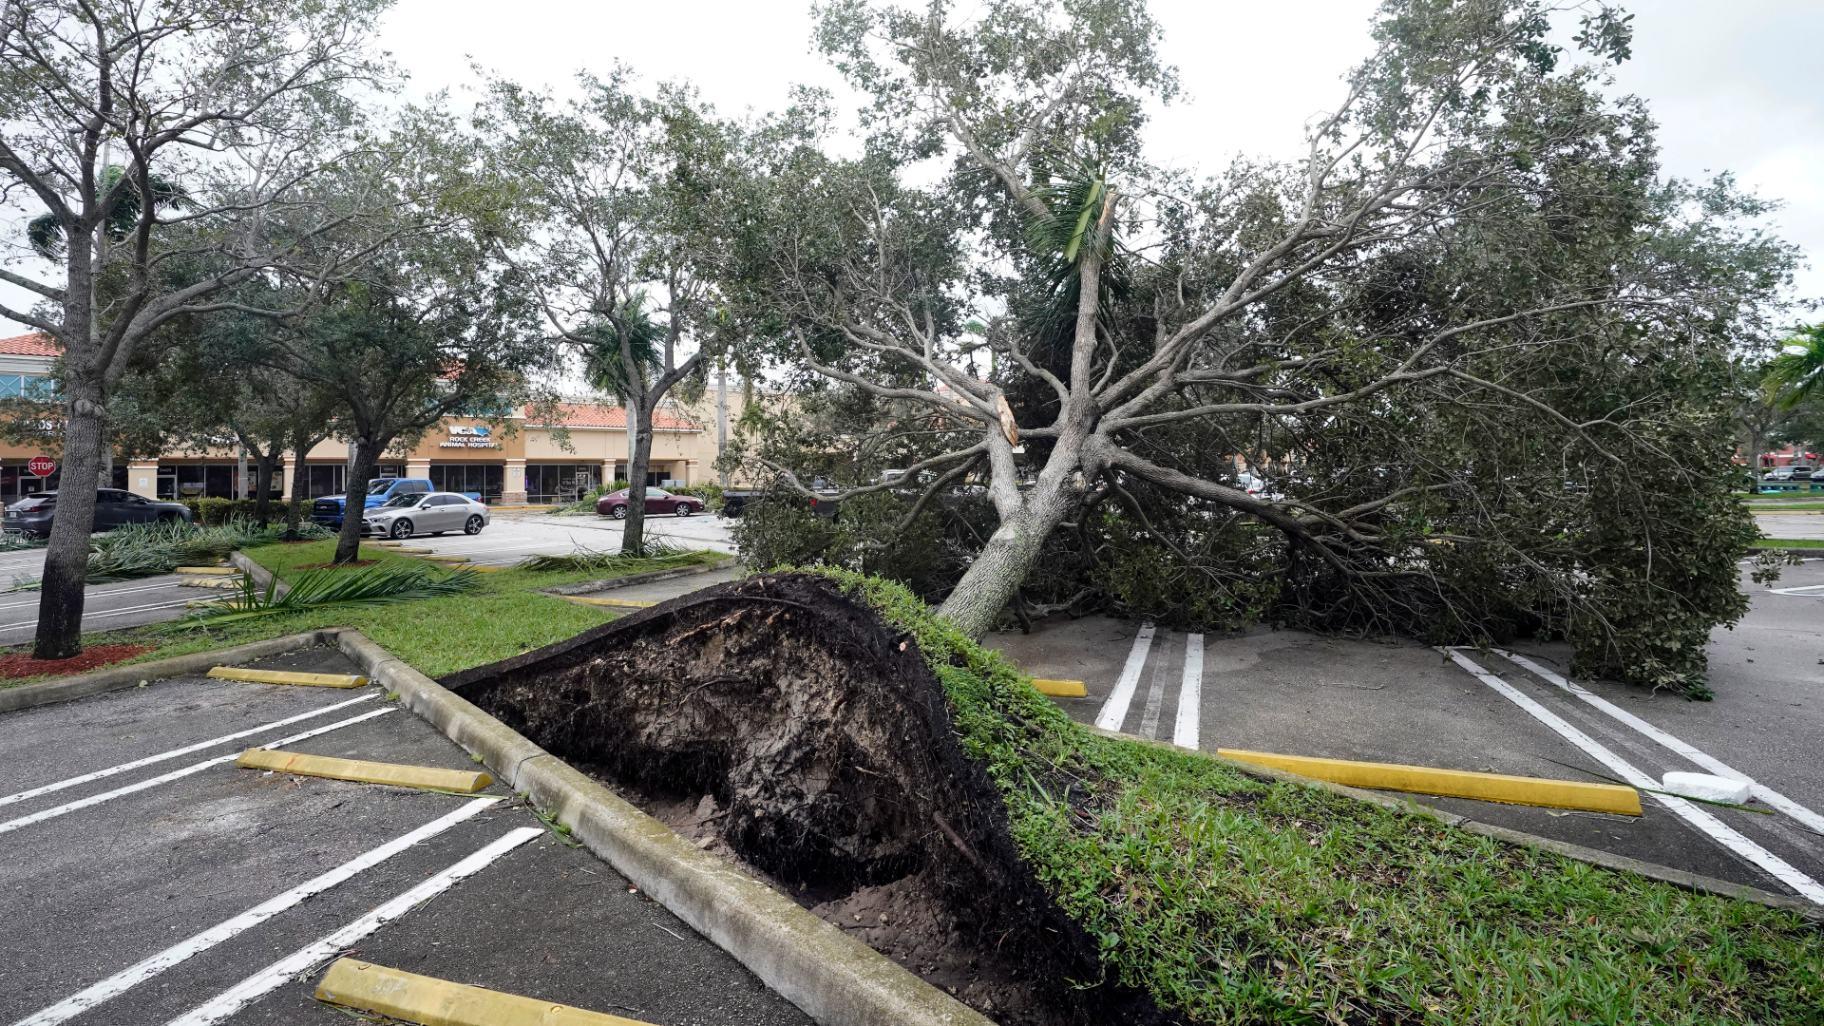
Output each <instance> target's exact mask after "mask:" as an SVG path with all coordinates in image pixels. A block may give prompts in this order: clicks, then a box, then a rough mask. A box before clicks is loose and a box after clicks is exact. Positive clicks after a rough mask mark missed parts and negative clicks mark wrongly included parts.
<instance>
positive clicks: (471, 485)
mask: <svg viewBox="0 0 1824 1026" xmlns="http://www.w3.org/2000/svg"><path fill="white" fill-rule="evenodd" d="M505 477H506V468H505V467H504V466H502V465H501V464H499V463H433V464H431V487H432V488H434V489H436V490H437V491H440V492H474V493H475V494H477V495H479V496H481V501H483V502H487V503H496V502H499V501H500V492H501V485H502V483H503V480H504V478H505Z"/></svg>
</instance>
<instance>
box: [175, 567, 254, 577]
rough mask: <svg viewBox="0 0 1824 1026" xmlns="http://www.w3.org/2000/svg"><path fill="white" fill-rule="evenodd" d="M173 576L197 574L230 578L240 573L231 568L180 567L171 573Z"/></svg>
mask: <svg viewBox="0 0 1824 1026" xmlns="http://www.w3.org/2000/svg"><path fill="white" fill-rule="evenodd" d="M171 572H172V573H174V574H198V575H200V576H203V577H232V576H233V575H235V574H238V573H240V571H239V570H236V569H235V568H234V567H231V566H180V567H178V568H177V569H175V570H173V571H171Z"/></svg>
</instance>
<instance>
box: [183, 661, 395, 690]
mask: <svg viewBox="0 0 1824 1026" xmlns="http://www.w3.org/2000/svg"><path fill="white" fill-rule="evenodd" d="M208 675H209V676H211V677H214V678H216V679H218V680H244V681H249V682H251V683H254V684H297V685H301V686H303V687H307V688H358V687H360V686H361V685H363V684H366V683H367V678H366V677H360V676H356V675H355V674H352V673H302V672H300V671H297V670H253V669H248V668H246V667H241V666H218V667H216V668H215V669H213V670H210V671H209V674H208Z"/></svg>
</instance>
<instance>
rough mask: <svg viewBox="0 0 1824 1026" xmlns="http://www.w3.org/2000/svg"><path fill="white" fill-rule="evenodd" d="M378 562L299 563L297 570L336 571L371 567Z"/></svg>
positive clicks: (373, 560)
mask: <svg viewBox="0 0 1824 1026" xmlns="http://www.w3.org/2000/svg"><path fill="white" fill-rule="evenodd" d="M378 562H380V561H379V560H377V559H355V560H350V561H349V562H347V563H336V562H329V563H299V564H298V569H299V570H336V569H340V568H342V567H345V566H373V565H374V564H375V563H378Z"/></svg>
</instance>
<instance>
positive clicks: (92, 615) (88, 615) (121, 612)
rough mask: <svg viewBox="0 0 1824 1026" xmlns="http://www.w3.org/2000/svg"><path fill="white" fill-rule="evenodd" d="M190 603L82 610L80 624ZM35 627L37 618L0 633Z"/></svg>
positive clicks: (184, 600) (4, 626) (4, 627)
mask: <svg viewBox="0 0 1824 1026" xmlns="http://www.w3.org/2000/svg"><path fill="white" fill-rule="evenodd" d="M171 587H173V588H175V587H177V585H175V584H173V585H171ZM191 601H192V600H191V599H187V598H181V599H178V600H177V601H175V602H153V603H150V604H148V605H143V606H127V607H125V608H122V609H101V610H96V611H94V612H90V611H88V610H84V611H83V614H82V622H83V623H85V624H86V623H88V622H89V621H90V620H100V619H102V618H103V617H108V616H125V615H127V614H128V613H147V612H151V611H152V610H154V609H175V608H177V607H178V606H184V605H189V604H190V602H191ZM36 626H38V618H37V617H33V618H32V619H30V620H21V621H19V622H18V623H6V624H0V631H11V630H18V629H19V628H21V627H36Z"/></svg>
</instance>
